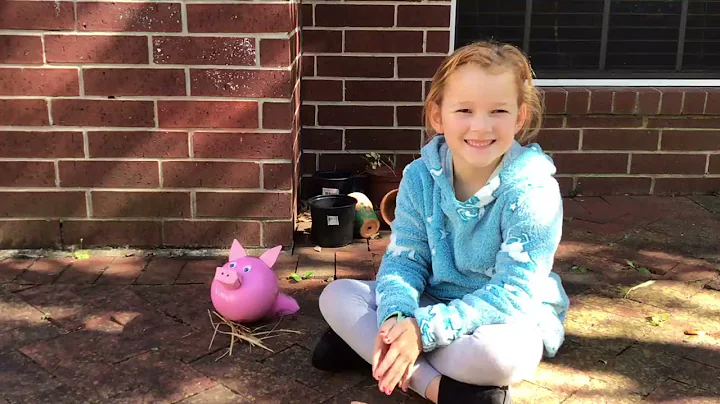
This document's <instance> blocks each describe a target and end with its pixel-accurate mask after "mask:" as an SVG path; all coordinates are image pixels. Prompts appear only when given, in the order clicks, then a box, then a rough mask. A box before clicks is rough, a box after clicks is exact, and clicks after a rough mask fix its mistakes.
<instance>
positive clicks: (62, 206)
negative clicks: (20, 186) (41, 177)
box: [0, 191, 87, 217]
mask: <svg viewBox="0 0 720 404" xmlns="http://www.w3.org/2000/svg"><path fill="white" fill-rule="evenodd" d="M0 200H2V201H3V202H2V206H0V217H1V216H5V217H13V216H14V217H73V216H75V217H85V216H87V210H85V193H84V192H27V191H23V192H0Z"/></svg>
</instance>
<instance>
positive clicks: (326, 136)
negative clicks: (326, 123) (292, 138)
mask: <svg viewBox="0 0 720 404" xmlns="http://www.w3.org/2000/svg"><path fill="white" fill-rule="evenodd" d="M342 138H343V131H342V130H339V129H311V128H305V129H303V130H302V132H301V133H300V142H301V147H302V148H303V150H305V149H313V150H340V149H342Z"/></svg>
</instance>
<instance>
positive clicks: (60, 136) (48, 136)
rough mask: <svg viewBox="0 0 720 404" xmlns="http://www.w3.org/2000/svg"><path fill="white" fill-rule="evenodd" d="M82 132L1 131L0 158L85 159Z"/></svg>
mask: <svg viewBox="0 0 720 404" xmlns="http://www.w3.org/2000/svg"><path fill="white" fill-rule="evenodd" d="M84 156H85V153H84V151H83V137H82V133H80V132H38V131H28V132H18V131H11V132H10V131H8V132H2V131H0V157H11V158H21V157H29V158H52V157H56V158H57V157H84Z"/></svg>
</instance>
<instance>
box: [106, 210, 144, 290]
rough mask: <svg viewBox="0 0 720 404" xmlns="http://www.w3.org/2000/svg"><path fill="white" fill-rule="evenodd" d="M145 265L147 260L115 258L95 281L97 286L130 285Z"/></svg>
mask: <svg viewBox="0 0 720 404" xmlns="http://www.w3.org/2000/svg"><path fill="white" fill-rule="evenodd" d="M107 223H112V222H107ZM147 265H148V260H147V259H145V258H141V257H124V258H116V259H115V260H113V262H112V263H111V264H110V266H109V267H108V268H107V269H106V270H105V271H104V272H103V274H102V276H100V279H98V280H97V284H98V285H130V284H132V283H133V282H135V279H137V277H138V276H139V275H140V273H141V272H142V270H143V269H144V268H145V267H146V266H147Z"/></svg>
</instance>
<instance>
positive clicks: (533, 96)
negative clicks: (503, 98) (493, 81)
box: [423, 41, 543, 143]
mask: <svg viewBox="0 0 720 404" xmlns="http://www.w3.org/2000/svg"><path fill="white" fill-rule="evenodd" d="M467 64H471V65H475V66H478V67H481V68H484V69H489V70H490V71H491V72H492V73H502V72H504V71H511V72H512V73H513V74H514V75H515V84H516V85H517V89H518V106H522V105H525V106H526V108H527V115H526V117H525V122H523V126H522V128H521V129H520V131H519V132H518V133H517V134H516V135H515V137H516V139H517V141H518V142H520V143H525V142H527V141H529V140H531V139H532V138H534V137H535V136H536V135H537V133H538V131H539V130H540V126H541V124H542V111H543V105H542V100H541V97H540V91H538V89H537V88H536V87H535V86H534V85H533V71H532V69H531V68H530V62H529V61H528V59H527V57H526V56H525V54H524V53H523V52H522V51H521V50H520V49H518V48H516V47H515V46H512V45H509V44H505V43H498V42H493V41H483V42H475V43H472V44H469V45H465V46H463V47H462V48H460V49H458V50H456V51H455V52H453V54H452V55H450V56H449V57H447V58H446V59H445V61H443V63H442V64H441V65H440V67H439V68H438V70H437V71H436V72H435V75H434V76H433V80H432V86H431V88H430V92H429V93H428V95H427V97H426V99H425V108H424V111H423V114H424V119H425V129H426V130H427V132H428V139H430V138H432V137H433V136H435V135H436V133H435V130H434V129H433V128H432V125H431V124H430V116H429V111H430V106H431V105H432V104H433V103H435V104H437V105H442V98H443V92H444V91H445V87H446V85H447V81H448V79H449V78H450V75H452V74H453V73H454V72H455V71H457V69H458V68H460V67H461V66H464V65H467Z"/></svg>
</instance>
